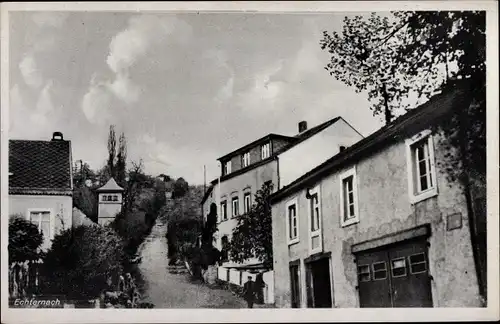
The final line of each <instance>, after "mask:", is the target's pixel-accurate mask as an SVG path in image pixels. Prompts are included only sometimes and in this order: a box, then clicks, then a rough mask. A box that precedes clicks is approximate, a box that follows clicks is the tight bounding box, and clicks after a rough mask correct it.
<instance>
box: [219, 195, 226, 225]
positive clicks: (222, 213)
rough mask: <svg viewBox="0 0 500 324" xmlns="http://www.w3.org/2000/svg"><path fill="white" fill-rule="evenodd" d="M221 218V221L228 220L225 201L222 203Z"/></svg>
mask: <svg viewBox="0 0 500 324" xmlns="http://www.w3.org/2000/svg"><path fill="white" fill-rule="evenodd" d="M220 217H221V220H223V221H225V220H227V202H226V201H225V200H224V201H222V202H221V203H220Z"/></svg>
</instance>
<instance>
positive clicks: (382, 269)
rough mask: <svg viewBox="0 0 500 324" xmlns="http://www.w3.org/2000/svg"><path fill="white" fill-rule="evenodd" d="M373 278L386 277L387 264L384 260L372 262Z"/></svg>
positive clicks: (380, 278)
mask: <svg viewBox="0 0 500 324" xmlns="http://www.w3.org/2000/svg"><path fill="white" fill-rule="evenodd" d="M372 270H373V280H384V279H386V278H387V266H386V264H385V262H384V261H382V262H375V263H373V264H372Z"/></svg>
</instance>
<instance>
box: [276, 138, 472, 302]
mask: <svg viewBox="0 0 500 324" xmlns="http://www.w3.org/2000/svg"><path fill="white" fill-rule="evenodd" d="M434 143H436V138H435V139H434ZM435 145H436V144H435ZM405 149H406V147H405V143H404V142H399V143H398V144H395V145H392V146H390V147H387V148H385V149H383V150H382V151H379V152H378V153H376V154H375V155H372V156H370V157H367V158H365V159H364V160H362V161H359V162H358V163H357V165H356V171H357V181H358V199H359V215H360V222H359V223H357V224H353V225H350V226H347V227H345V228H341V226H340V183H339V181H340V180H339V176H338V175H339V174H341V173H342V172H343V171H344V170H345V169H347V167H346V168H345V169H344V170H338V172H335V173H334V174H331V175H329V176H327V177H326V178H324V179H322V180H321V181H320V182H319V184H320V187H321V212H322V231H323V249H324V251H325V252H326V251H330V252H331V266H332V268H333V276H332V277H333V290H334V302H335V307H359V301H358V292H357V290H356V289H355V287H356V285H357V275H356V264H355V262H354V257H353V254H352V253H351V246H352V245H353V244H356V243H360V242H364V241H366V240H371V239H375V238H379V237H381V236H383V235H387V234H391V233H395V232H398V231H401V230H406V229H411V228H414V227H416V226H419V225H423V224H430V227H431V236H430V237H429V243H430V247H429V272H430V275H432V277H433V280H432V281H431V287H432V298H433V304H434V307H478V306H479V305H480V302H479V295H478V293H479V291H478V284H477V278H476V276H475V269H474V262H473V255H472V249H471V243H470V235H469V229H468V222H467V210H466V204H465V198H464V195H463V194H462V191H461V190H462V189H461V188H460V186H458V185H456V184H453V185H451V186H450V183H449V182H448V181H447V179H446V176H445V174H444V170H443V169H442V168H440V166H439V163H436V167H437V184H438V195H437V196H435V197H433V198H429V199H427V200H424V201H421V202H419V203H416V204H415V205H411V204H410V203H409V195H408V179H407V167H406V152H405ZM443 154H444V153H443V152H442V151H440V150H439V147H438V146H437V147H436V151H435V156H436V162H438V161H440V160H442V157H443ZM295 196H297V197H298V204H299V206H298V215H299V222H300V229H299V237H300V242H299V243H298V244H295V245H293V246H291V248H290V249H289V248H288V246H287V241H286V233H285V228H286V223H285V205H286V202H287V201H288V200H289V199H291V198H293V196H291V197H289V198H287V199H285V200H283V201H281V202H279V203H277V204H275V205H273V208H272V211H273V251H274V262H275V267H274V269H275V279H276V280H275V292H276V304H277V305H278V306H279V307H290V275H289V270H288V265H289V262H290V261H294V260H296V259H300V260H301V270H302V271H301V281H302V302H304V297H305V289H304V287H305V279H304V275H303V274H304V262H303V260H304V258H306V257H308V253H309V252H308V245H307V244H308V241H307V239H306V238H307V237H308V226H307V221H308V219H307V200H306V198H305V191H304V190H302V191H301V192H298V193H296V194H295ZM456 213H460V214H461V217H462V227H461V228H459V229H455V230H452V231H447V229H446V217H447V216H449V215H452V214H456Z"/></svg>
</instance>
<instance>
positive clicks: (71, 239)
mask: <svg viewBox="0 0 500 324" xmlns="http://www.w3.org/2000/svg"><path fill="white" fill-rule="evenodd" d="M123 256H124V253H123V244H122V242H121V240H120V238H119V237H118V236H117V235H116V233H115V232H114V231H113V230H112V229H110V228H108V227H101V226H78V227H76V228H72V229H68V230H65V231H63V232H62V233H61V234H59V235H57V236H56V237H55V238H54V240H53V242H52V247H51V249H50V250H49V251H48V252H47V255H46V257H45V260H44V261H45V262H44V266H43V268H42V272H41V277H42V279H43V280H42V281H41V282H42V287H41V288H42V292H43V293H45V294H64V295H66V297H67V298H70V299H75V300H82V299H93V298H96V297H97V296H99V294H100V293H101V292H102V290H103V289H106V288H107V285H108V283H107V282H108V280H109V279H111V280H113V281H114V280H116V277H117V276H118V274H119V273H120V272H121V271H122V261H123Z"/></svg>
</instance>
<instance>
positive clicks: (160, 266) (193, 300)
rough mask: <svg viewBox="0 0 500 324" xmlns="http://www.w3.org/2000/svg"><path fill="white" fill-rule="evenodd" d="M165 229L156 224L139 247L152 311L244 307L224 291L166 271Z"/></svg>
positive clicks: (147, 298)
mask: <svg viewBox="0 0 500 324" xmlns="http://www.w3.org/2000/svg"><path fill="white" fill-rule="evenodd" d="M165 231H166V226H164V225H163V224H157V225H155V226H154V227H153V230H152V232H151V234H150V236H149V237H148V238H147V239H146V241H145V242H144V243H143V246H142V247H141V256H142V262H141V264H140V266H139V268H140V270H141V272H142V275H143V277H144V280H145V296H144V297H145V300H146V301H148V302H151V303H153V304H154V305H155V308H244V307H246V304H245V303H244V300H242V299H241V298H238V297H236V296H234V295H233V294H232V293H231V292H229V291H226V290H219V289H211V288H209V287H207V286H205V285H203V284H197V283H191V282H190V281H189V278H188V275H186V274H172V273H169V272H168V271H167V267H168V258H167V240H166V238H165Z"/></svg>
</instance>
